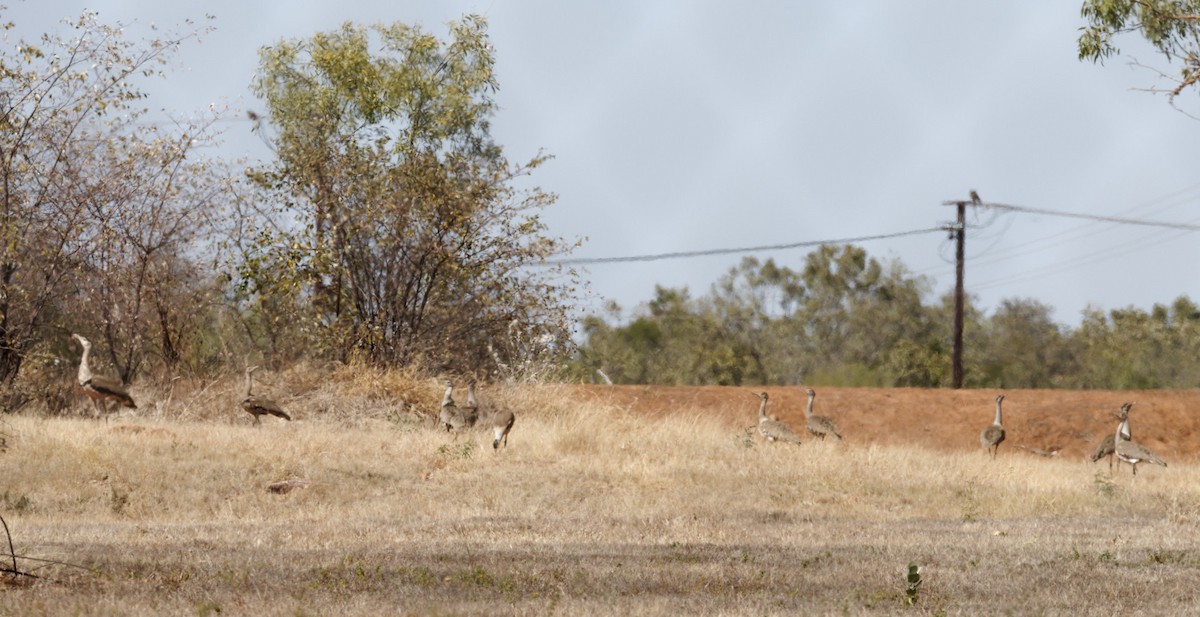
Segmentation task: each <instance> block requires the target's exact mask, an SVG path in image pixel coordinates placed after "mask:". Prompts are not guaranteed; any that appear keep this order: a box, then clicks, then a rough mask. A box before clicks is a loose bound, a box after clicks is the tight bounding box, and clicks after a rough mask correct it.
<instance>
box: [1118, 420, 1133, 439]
mask: <svg viewBox="0 0 1200 617" xmlns="http://www.w3.org/2000/svg"><path fill="white" fill-rule="evenodd" d="M1117 433H1119V434H1120V435H1121V439H1124V440H1125V441H1129V440H1130V439H1133V433H1130V432H1129V418H1125V419H1124V420H1121V424H1120V425H1118V426H1117Z"/></svg>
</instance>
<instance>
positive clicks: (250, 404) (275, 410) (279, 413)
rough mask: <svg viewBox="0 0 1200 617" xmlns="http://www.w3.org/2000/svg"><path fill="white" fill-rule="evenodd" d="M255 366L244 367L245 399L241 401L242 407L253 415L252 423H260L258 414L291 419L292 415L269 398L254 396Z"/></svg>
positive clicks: (256, 424) (256, 368)
mask: <svg viewBox="0 0 1200 617" xmlns="http://www.w3.org/2000/svg"><path fill="white" fill-rule="evenodd" d="M257 370H258V367H257V366H247V367H246V399H245V400H243V401H242V409H245V410H246V411H247V412H248V413H249V414H250V415H252V416H254V425H255V426H258V425H260V424H262V420H261V419H260V416H263V415H272V416H275V417H277V418H283V419H284V420H288V421H291V419H292V417H291V416H289V415H288V414H287V412H285V411H284V410H283V408H281V407H280V406H279V404H278V403H276V402H275V401H272V400H271V399H267V398H263V397H261V396H254V377H253V375H254V371H257Z"/></svg>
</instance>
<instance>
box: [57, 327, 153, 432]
mask: <svg viewBox="0 0 1200 617" xmlns="http://www.w3.org/2000/svg"><path fill="white" fill-rule="evenodd" d="M71 336H72V337H74V339H75V340H76V341H79V346H80V347H82V348H83V356H81V357H80V358H79V386H80V387H81V388H83V393H84V394H86V395H87V396H88V398H90V399H92V406H93V407H95V408H96V411H97V413H99V414H103V415H104V418H105V419H106V420H107V419H108V404H109V402H113V403H116V404H117V405H120V406H124V407H129V408H131V409H137V404H135V403H134V402H133V397H131V396H129V390H127V389H125V384H123V383H121V380H119V379H113V378H111V377H104V376H102V375H96V374H93V373H92V369H91V367H89V366H88V356H89V355H90V354H91V353H92V343H91V342H90V341H88V340H87V339H85V338H83V337H82V336H80V335H78V334H72V335H71Z"/></svg>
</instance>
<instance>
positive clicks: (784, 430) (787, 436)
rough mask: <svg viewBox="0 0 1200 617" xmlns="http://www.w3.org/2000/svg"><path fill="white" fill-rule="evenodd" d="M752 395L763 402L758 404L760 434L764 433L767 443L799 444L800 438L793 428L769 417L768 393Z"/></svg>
mask: <svg viewBox="0 0 1200 617" xmlns="http://www.w3.org/2000/svg"><path fill="white" fill-rule="evenodd" d="M752 394H754V396H757V397H758V398H759V399H760V400H761V402H760V403H759V404H758V432H759V433H762V436H763V437H766V438H767V441H786V442H789V443H794V444H799V443H800V436H799V435H797V434H796V432H795V431H793V430H792V427H790V426H788V425H786V424H784V423H783V422H780V421H779V420H776V419H774V418H768V417H767V398H768V397H767V393H766V392H757V393H752Z"/></svg>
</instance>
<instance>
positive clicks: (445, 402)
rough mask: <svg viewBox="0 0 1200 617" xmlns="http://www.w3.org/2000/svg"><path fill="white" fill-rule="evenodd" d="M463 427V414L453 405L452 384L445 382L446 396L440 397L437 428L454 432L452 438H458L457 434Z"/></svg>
mask: <svg viewBox="0 0 1200 617" xmlns="http://www.w3.org/2000/svg"><path fill="white" fill-rule="evenodd" d="M464 425H465V422H464V417H463V412H462V410H461V409H459V408H458V406H457V405H455V404H454V384H453V383H452V382H449V381H447V382H446V394H445V395H443V396H442V408H441V410H440V411H439V412H438V426H440V427H441V428H444V429H446V432H450V431H454V437H455V438H457V437H458V432H459V431H461V430H462V429H463V426H464Z"/></svg>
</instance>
